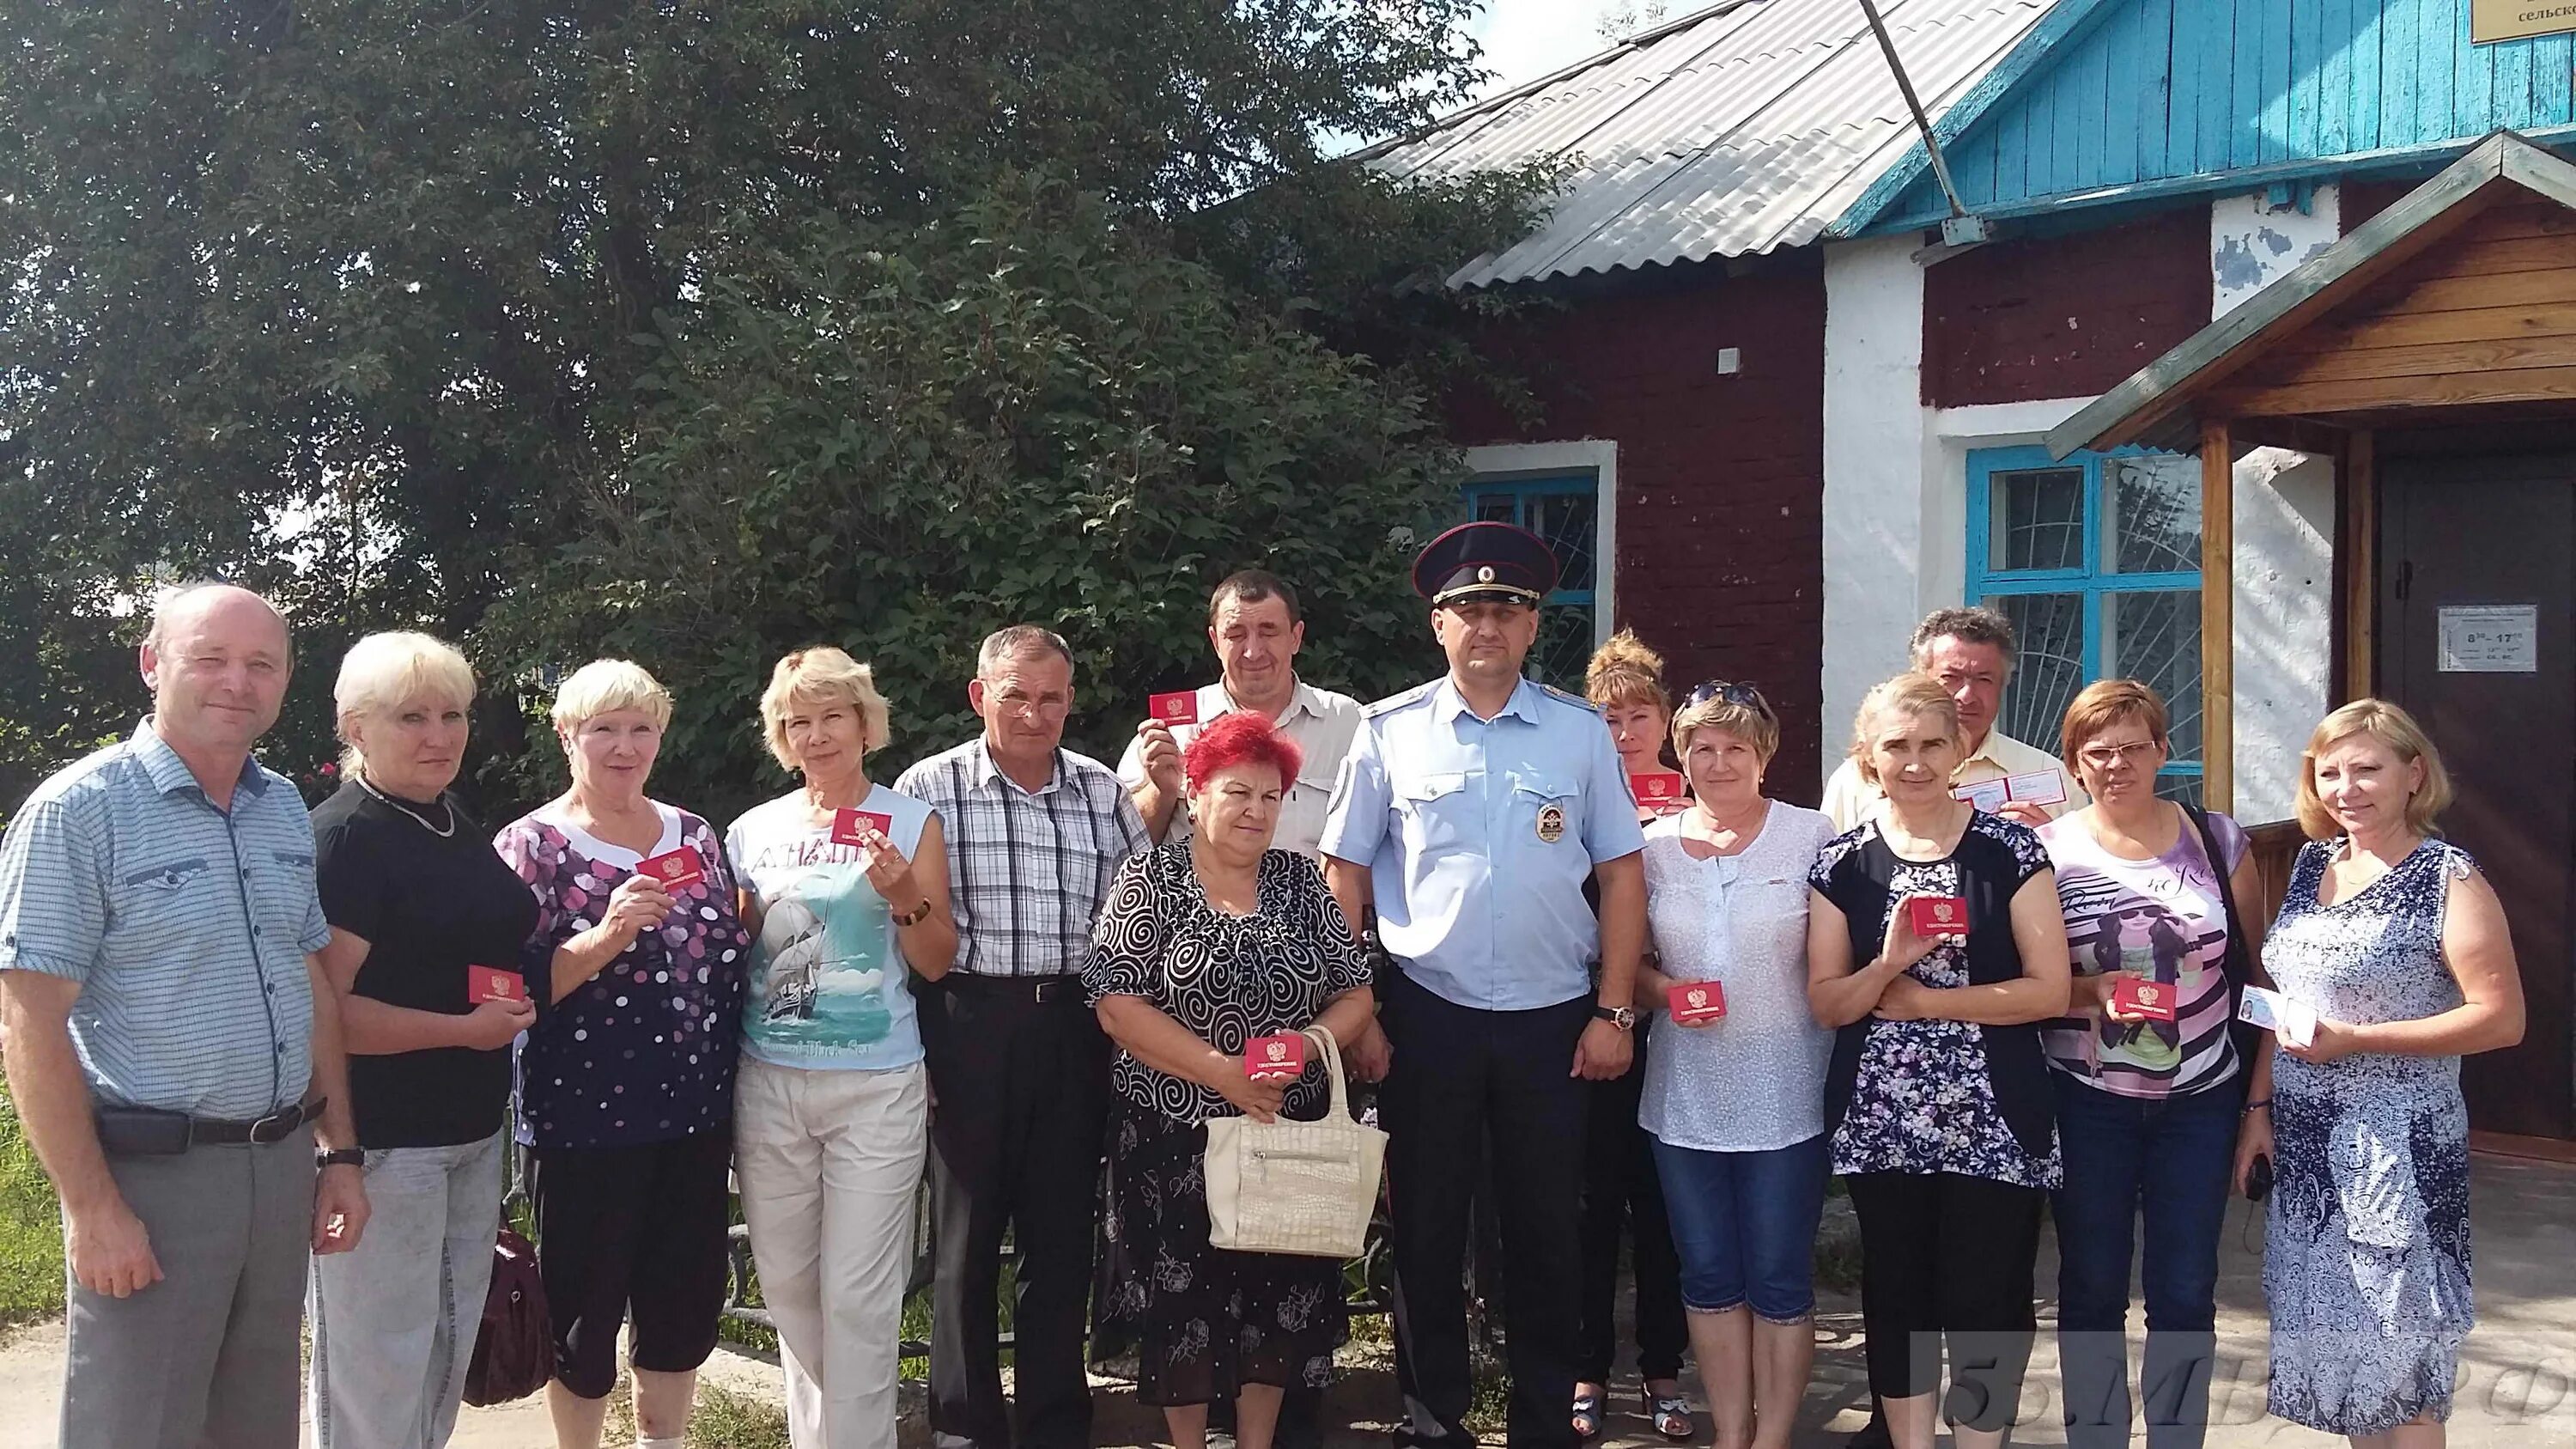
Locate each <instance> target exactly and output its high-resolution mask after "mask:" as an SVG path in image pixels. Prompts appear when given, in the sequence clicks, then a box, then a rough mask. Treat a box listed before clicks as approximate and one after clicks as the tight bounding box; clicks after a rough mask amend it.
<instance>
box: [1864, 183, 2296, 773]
mask: <svg viewBox="0 0 2576 1449" xmlns="http://www.w3.org/2000/svg"><path fill="white" fill-rule="evenodd" d="M2339 233H2340V227H2339V218H2338V212H2337V196H2336V193H2335V189H2334V188H2333V187H2332V186H2330V185H2329V186H2322V187H2319V188H2317V190H2316V192H2315V193H2314V194H2313V196H2312V197H2311V198H2310V199H2309V202H2308V205H2307V208H2306V209H2305V210H2304V211H2302V210H2300V209H2298V208H2297V207H2295V206H2293V207H2287V208H2275V207H2272V206H2270V205H2268V204H2267V202H2266V198H2265V197H2264V196H2262V195H2259V194H2258V195H2254V196H2244V197H2226V198H2221V199H2219V200H2218V201H2215V202H2213V203H2212V204H2211V207H2210V277H2211V292H2210V297H2211V315H2212V317H2213V318H2215V317H2219V316H2224V315H2225V314H2226V313H2227V312H2228V311H2229V310H2230V309H2231V308H2233V307H2234V306H2236V305H2237V304H2238V303H2240V302H2242V301H2243V300H2244V299H2245V298H2246V297H2248V296H2250V295H2252V294H2253V293H2254V292H2255V291H2257V290H2260V289H2261V288H2262V287H2263V286H2264V285H2266V284H2268V283H2270V282H2272V281H2274V280H2277V279H2278V278H2279V277H2280V276H2281V275H2283V274H2284V273H2286V272H2288V271H2289V270H2290V269H2291V268H2293V267H2295V266H2297V265H2298V264H2299V263H2300V262H2302V261H2305V260H2306V259H2307V258H2308V257H2309V256H2311V255H2313V254H2314V253H2315V252H2316V251H2318V250H2320V249H2322V248H2323V247H2325V246H2327V245H2330V244H2332V242H2333V241H2334V240H2335V238H2336V236H2337V235H2338V234H2339ZM1919 247H1920V241H1919V239H1918V238H1916V237H1915V236H1913V235H1911V234H1908V235H1904V236H1898V237H1887V238H1878V239H1872V240H1868V241H1859V242H1848V243H1839V244H1834V245H1829V246H1827V247H1826V248H1825V496H1824V515H1825V516H1824V540H1825V558H1824V565H1825V658H1824V666H1823V675H1824V677H1823V695H1824V716H1823V720H1822V726H1823V735H1824V747H1825V749H1824V755H1825V759H1826V760H1827V761H1828V762H1831V761H1833V760H1836V759H1838V758H1839V757H1840V756H1841V754H1842V746H1843V743H1844V737H1845V731H1846V730H1847V729H1848V728H1849V721H1850V719H1851V715H1852V711H1853V710H1854V709H1856V708H1857V707H1858V706H1859V703H1860V697H1861V695H1862V693H1863V692H1865V691H1866V690H1867V689H1868V688H1869V687H1870V686H1871V685H1873V684H1875V683H1877V682H1878V681H1879V680H1881V679H1884V678H1886V677H1887V676H1888V675H1890V674H1893V673H1895V672H1896V671H1898V670H1899V669H1902V668H1903V667H1904V666H1905V641H1906V640H1907V638H1908V637H1909V636H1910V635H1911V634H1912V632H1913V629H1914V624H1915V621H1916V620H1918V619H1920V618H1921V617H1922V616H1923V615H1924V614H1926V613H1928V612H1930V611H1931V610H1932V609H1935V608H1939V607H1941V606H1943V605H1947V604H1955V603H1958V602H1959V601H1960V599H1961V597H1962V595H1963V594H1964V592H1965V590H1966V585H1967V578H1966V557H1965V553H1966V528H1967V502H1966V500H1967V458H1968V454H1969V453H1970V452H1971V451H1974V450H1976V449H1981V448H2003V447H2012V446H2015V445H2017V444H2023V443H2037V442H2039V441H2041V439H2042V437H2043V436H2044V435H2045V434H2046V433H2047V431H2048V430H2049V429H2050V428H2053V427H2055V426H2056V425H2057V424H2059V423H2061V422H2063V421H2065V420H2066V419H2067V418H2069V417H2072V416H2073V415H2074V414H2075V413H2076V412H2077V411H2078V410H2080V409H2081V408H2082V407H2083V406H2084V405H2085V404H2086V403H2089V402H2091V401H2092V398H2090V397H2069V398H2052V399H2045V400H2041V401H2034V402H2017V403H1999V404H1992V405H1987V406H1978V407H1960V408H1944V409H1938V410H1935V409H1930V408H1926V407H1925V406H1924V405H1923V268H1924V263H1923V261H1919V260H1917V258H1916V252H1917V250H1918V248H1919ZM1936 264H1937V263H1936ZM2334 513H2335V498H2334V465H2333V463H2332V461H2331V460H2329V459H2325V458H2318V457H2311V456H2309V455H2307V454H2303V453H2294V452H2289V451H2286V450H2282V449H2272V448H2265V449H2258V450H2256V451H2255V452H2253V453H2252V454H2250V455H2248V456H2247V457H2246V458H2244V459H2243V460H2241V461H2240V462H2239V463H2238V464H2237V470H2236V506H2235V523H2236V553H2235V568H2234V573H2233V578H2234V585H2235V590H2236V595H2235V613H2236V631H2237V637H2236V671H2235V673H2236V699H2235V704H2236V715H2235V718H2236V750H2235V767H2236V768H2235V781H2236V783H2235V800H2234V802H2233V804H2234V810H2235V813H2236V814H2237V816H2238V817H2239V818H2241V819H2243V820H2245V821H2246V822H2247V823H2249V824H2252V823H2259V822H2263V821H2269V820H2280V819H2286V818H2288V817H2289V815H2290V813H2291V805H2292V801H2293V799H2294V796H2295V792H2296V787H2297V767H2298V752H2299V747H2300V745H2302V744H2303V743H2305V741H2306V739H2307V732H2308V730H2309V729H2310V727H2312V726H2313V725H2314V724H2315V722H2316V720H2317V719H2318V717H2319V716H2321V715H2322V714H2323V713H2324V711H2325V703H2326V688H2327V683H2328V677H2327V670H2328V668H2329V659H2330V653H2331V637H2332V635H2331V623H2330V618H2331V601H2332V592H2333V575H2334V555H2333V548H2332V543H2331V540H2332V538H2333V536H2334Z"/></svg>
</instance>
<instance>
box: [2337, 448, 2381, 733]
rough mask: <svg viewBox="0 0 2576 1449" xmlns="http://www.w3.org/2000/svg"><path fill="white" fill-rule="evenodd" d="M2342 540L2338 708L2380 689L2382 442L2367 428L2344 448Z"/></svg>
mask: <svg viewBox="0 0 2576 1449" xmlns="http://www.w3.org/2000/svg"><path fill="white" fill-rule="evenodd" d="M2343 489H2344V493H2343V518H2344V531H2343V537H2342V538H2340V539H2337V540H2336V541H2335V548H2336V552H2337V554H2338V555H2339V557H2338V558H2337V559H2336V560H2335V561H2336V562H2337V563H2339V564H2341V565H2342V566H2343V567H2342V570H2341V573H2342V578H2343V599H2342V601H2341V602H2342V604H2343V659H2342V661H2341V663H2342V665H2343V689H2342V691H2341V692H2340V694H2339V696H2338V697H2337V698H2336V699H2335V701H2334V702H2335V703H2336V704H2339V705H2340V704H2349V703H2350V702H2352V701H2353V700H2356V699H2360V698H2362V697H2363V696H2365V695H2369V694H2372V693H2375V692H2376V691H2377V689H2378V684H2379V680H2378V660H2379V647H2378V639H2379V634H2378V628H2379V624H2378V610H2379V561H2378V556H2377V555H2378V552H2379V443H2378V437H2377V435H2376V434H2374V433H2373V432H2372V431H2371V430H2370V429H2368V428H2362V429H2360V430H2358V431H2356V432H2355V433H2354V434H2353V435H2352V441H2351V442H2350V443H2349V444H2347V445H2346V447H2345V449H2344V477H2343Z"/></svg>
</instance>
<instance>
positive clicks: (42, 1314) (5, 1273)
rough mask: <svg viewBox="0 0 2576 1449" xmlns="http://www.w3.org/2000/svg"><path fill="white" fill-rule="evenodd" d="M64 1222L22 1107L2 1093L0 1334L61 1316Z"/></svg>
mask: <svg viewBox="0 0 2576 1449" xmlns="http://www.w3.org/2000/svg"><path fill="white" fill-rule="evenodd" d="M62 1311H63V1220H62V1213H61V1209H60V1206H59V1205H58V1203H57V1201H56V1199H55V1197H54V1184H53V1182H52V1180H51V1179H49V1178H47V1177H46V1176H45V1170H44V1169H43V1168H42V1167H40V1166H38V1165H37V1163H36V1152H35V1149H34V1148H32V1147H29V1146H28V1145H27V1134H26V1132H25V1131H24V1130H23V1129H22V1128H21V1127H20V1125H19V1122H18V1108H17V1104H16V1103H14V1102H12V1101H10V1100H9V1094H8V1093H7V1092H6V1091H5V1090H0V1328H6V1327H9V1326H11V1325H13V1324H19V1323H27V1322H32V1321H35V1320H39V1319H46V1318H55V1317H59V1316H61V1314H62Z"/></svg>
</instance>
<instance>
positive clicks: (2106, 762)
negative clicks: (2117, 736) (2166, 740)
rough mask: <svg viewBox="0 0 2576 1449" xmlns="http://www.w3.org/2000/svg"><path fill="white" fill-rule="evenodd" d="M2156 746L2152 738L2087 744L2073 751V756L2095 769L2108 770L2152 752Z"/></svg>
mask: <svg viewBox="0 0 2576 1449" xmlns="http://www.w3.org/2000/svg"><path fill="white" fill-rule="evenodd" d="M2157 748H2158V746H2157V744H2156V742H2155V741H2153V740H2140V741H2138V742H2137V743H2136V744H2133V745H2088V746H2086V747H2085V748H2083V749H2080V750H2077V751H2076V752H2075V758H2077V759H2079V760H2082V761H2083V762H2084V763H2085V764H2086V765H2088V766H2090V767H2091V768H2093V769H2096V770H2103V771H2108V770H2112V769H2115V768H2117V767H2119V766H2121V765H2125V764H2128V763H2129V762H2130V761H2132V760H2136V759H2139V758H2141V757H2143V756H2145V755H2148V754H2151V753H2153V752H2154V751H2155V750H2156V749H2157Z"/></svg>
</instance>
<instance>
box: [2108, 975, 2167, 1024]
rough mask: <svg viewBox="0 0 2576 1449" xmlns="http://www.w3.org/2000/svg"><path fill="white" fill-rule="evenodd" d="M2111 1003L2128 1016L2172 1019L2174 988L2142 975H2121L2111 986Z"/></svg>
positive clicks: (2161, 1019)
mask: <svg viewBox="0 0 2576 1449" xmlns="http://www.w3.org/2000/svg"><path fill="white" fill-rule="evenodd" d="M2111 1004H2112V1005H2113V1006H2115V1007H2118V1008H2119V1009H2120V1010H2121V1011H2122V1012H2124V1013H2126V1014H2128V1015H2130V1016H2143V1017H2145V1018H2147V1019H2148V1020H2149V1021H2171V1020H2173V1019H2174V989H2173V988H2172V987H2171V986H2169V985H2167V984H2165V983H2164V982H2161V981H2149V980H2148V979H2146V978H2145V977H2143V976H2123V977H2121V978H2120V979H2119V980H2118V981H2116V982H2114V983H2112V986H2111Z"/></svg>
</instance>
